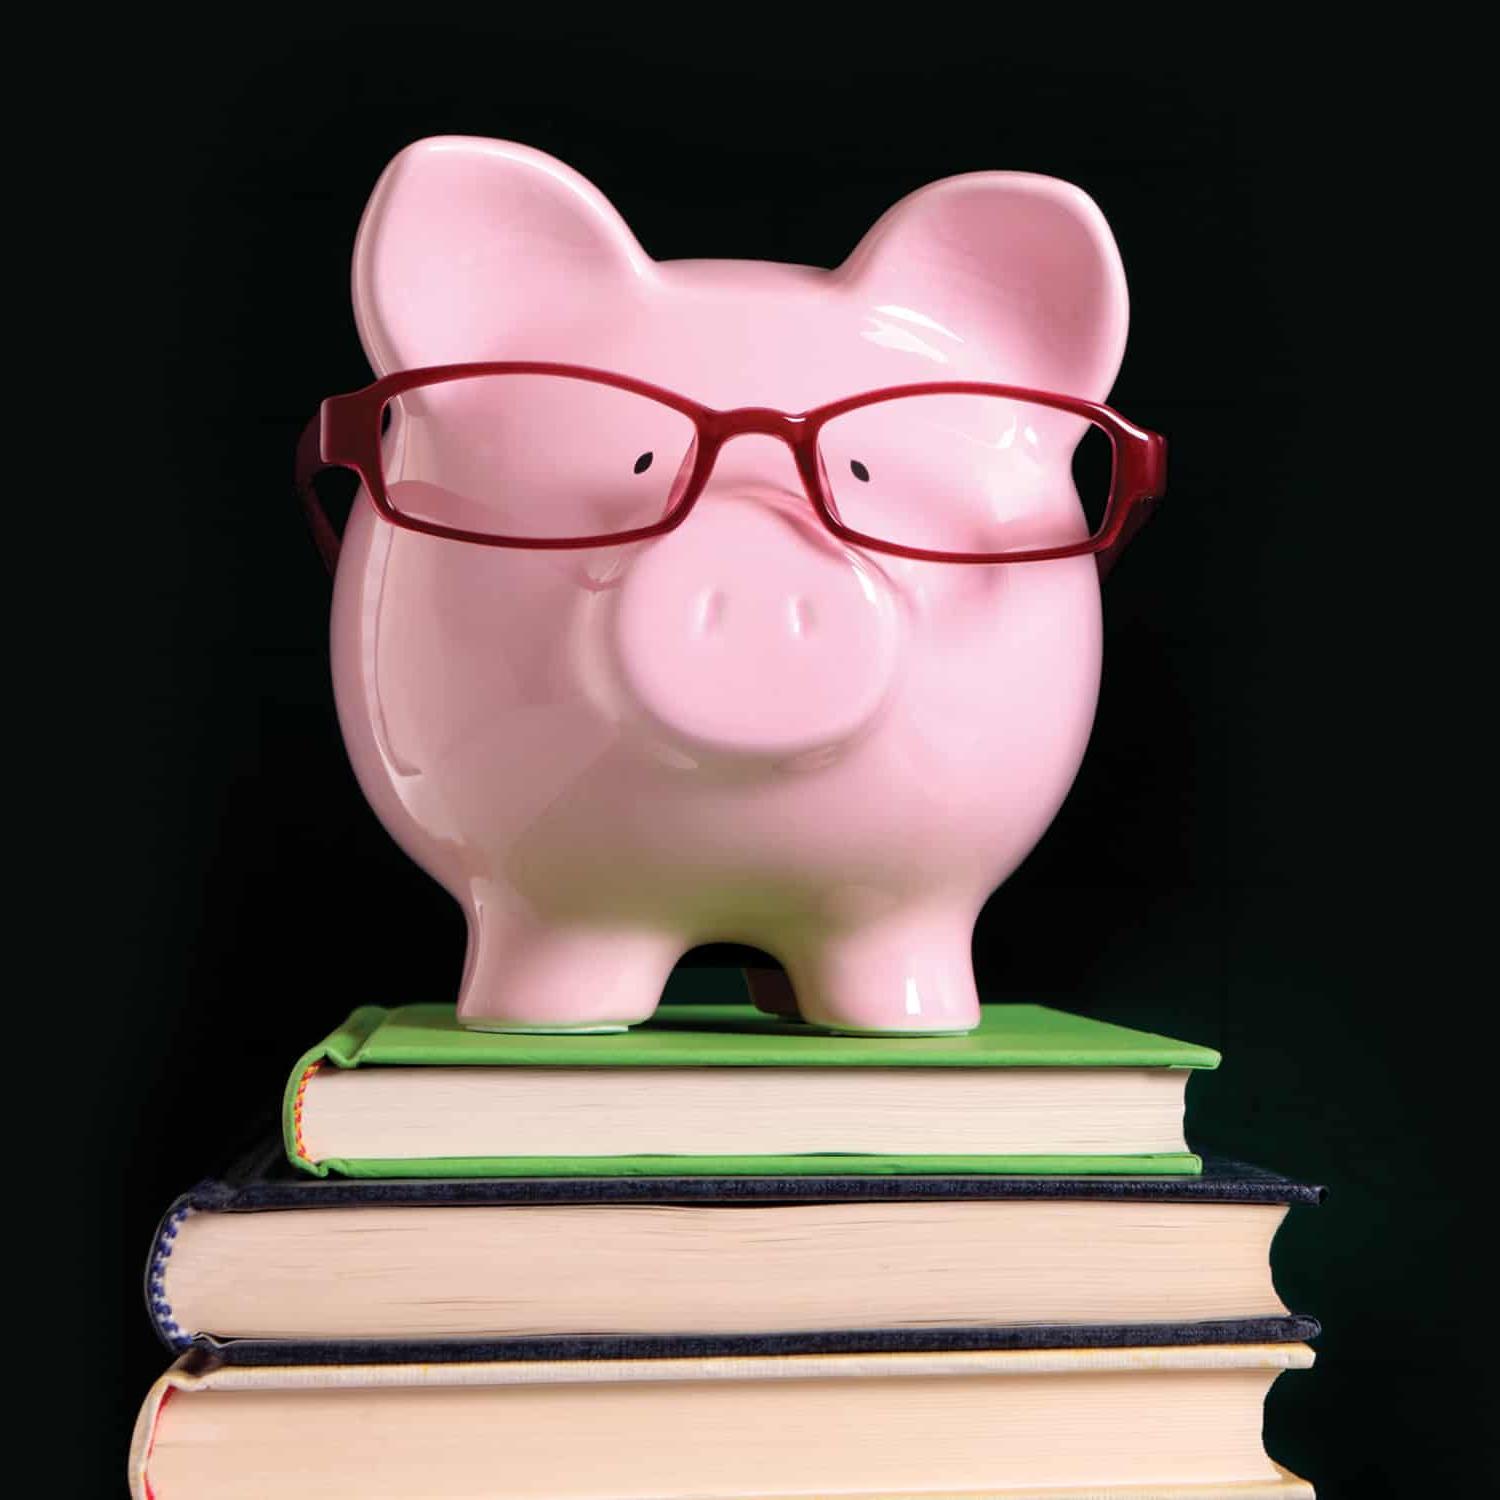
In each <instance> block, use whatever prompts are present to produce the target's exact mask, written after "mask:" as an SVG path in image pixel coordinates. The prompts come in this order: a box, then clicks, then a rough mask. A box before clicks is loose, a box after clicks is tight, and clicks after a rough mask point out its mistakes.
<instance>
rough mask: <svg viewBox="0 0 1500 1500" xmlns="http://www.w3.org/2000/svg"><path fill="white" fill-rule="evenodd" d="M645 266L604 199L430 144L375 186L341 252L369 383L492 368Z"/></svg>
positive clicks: (542, 167) (476, 154) (536, 172)
mask: <svg viewBox="0 0 1500 1500" xmlns="http://www.w3.org/2000/svg"><path fill="white" fill-rule="evenodd" d="M650 265H651V261H650V259H649V258H648V257H647V255H646V253H645V252H644V251H643V250H642V249H641V247H640V246H639V245H638V244H637V243H636V241H635V238H634V236H632V234H631V233H630V230H629V229H628V228H627V227H626V225H625V222H624V220H622V219H621V218H620V216H619V214H617V213H616V212H615V210H614V209H613V208H612V207H611V206H610V204H609V202H608V201H607V200H606V199H605V197H604V195H603V194H602V193H600V192H599V190H598V189H597V188H596V187H594V186H593V184H592V183H589V182H586V181H585V180H584V179H583V178H582V177H580V176H579V175H578V173H576V172H574V171H573V170H572V169H571V168H569V167H566V166H564V165H563V164H562V163H561V162H560V161H557V160H555V159H554V158H553V157H550V156H547V155H545V154H543V153H542V152H540V151H533V150H530V149H529V148H528V147H526V146H517V145H513V144H512V143H511V142H509V141H491V140H483V139H480V138H478V137H472V136H436V137H433V138H431V139H429V140H423V141H418V142H416V144H414V145H411V146H408V147H407V148H406V149H405V150H404V151H402V152H401V154H400V155H399V156H397V157H396V158H395V160H394V161H392V162H391V164H390V165H389V166H388V167H387V168H386V169H385V171H384V173H382V174H381V178H380V181H379V182H378V183H377V184H376V186H375V191H374V193H373V194H372V195H371V197H370V202H369V205H368V207H367V208H366V209H365V214H364V218H363V219H362V220H361V222H360V226H359V236H358V239H357V240H356V243H355V248H354V316H355V321H356V322H357V324H358V325H359V334H360V338H361V340H362V341H363V343H364V346H365V352H366V354H367V355H368V356H369V358H370V363H371V364H372V365H373V366H374V368H375V370H376V372H377V373H378V374H382V375H383V374H386V373H387V372H388V371H391V370H404V369H412V368H415V367H417V366H420V365H439V364H458V363H463V362H466V361H469V360H486V359H497V358H504V357H506V354H507V351H513V350H514V349H515V347H516V341H517V338H518V337H520V338H524V337H525V332H526V330H527V329H528V328H530V329H533V330H538V331H546V330H552V331H554V332H556V331H557V330H558V329H559V328H560V326H565V325H566V324H567V323H569V322H570V321H571V320H572V319H573V318H575V317H578V316H579V315H580V314H581V313H582V311H583V310H584V309H586V308H587V307H589V305H590V304H594V305H597V304H598V303H599V301H600V300H601V299H608V298H609V297H611V296H614V297H618V296H619V295H620V288H621V287H622V285H626V284H628V283H630V282H631V281H632V280H634V279H637V278H639V277H640V276H641V275H643V274H644V273H645V272H646V270H647V268H649V266H650ZM531 357H532V358H546V357H547V356H546V355H545V354H538V353H536V352H535V350H533V351H532V353H531Z"/></svg>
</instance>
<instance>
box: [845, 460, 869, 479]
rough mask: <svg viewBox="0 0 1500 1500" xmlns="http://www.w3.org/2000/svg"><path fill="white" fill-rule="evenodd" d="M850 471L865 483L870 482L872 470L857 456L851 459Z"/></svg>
mask: <svg viewBox="0 0 1500 1500" xmlns="http://www.w3.org/2000/svg"><path fill="white" fill-rule="evenodd" d="M849 472H850V473H851V474H852V475H854V477H855V478H856V479H858V480H860V481H861V482H862V483H864V484H868V483H869V482H870V471H869V470H868V469H867V468H865V466H864V465H863V464H862V463H860V461H859V460H858V459H857V458H854V459H851V460H850V461H849Z"/></svg>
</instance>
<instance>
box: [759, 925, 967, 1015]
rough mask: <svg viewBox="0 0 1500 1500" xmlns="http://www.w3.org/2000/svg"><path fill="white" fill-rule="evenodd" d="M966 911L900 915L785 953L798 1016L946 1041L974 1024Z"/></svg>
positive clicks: (812, 942)
mask: <svg viewBox="0 0 1500 1500" xmlns="http://www.w3.org/2000/svg"><path fill="white" fill-rule="evenodd" d="M973 930H974V919H973V914H972V912H971V911H969V910H968V909H965V911H964V912H963V913H962V914H961V915H956V914H954V913H920V914H915V915H914V914H911V913H901V914H894V915H891V916H887V917H884V918H881V919H879V920H876V921H874V922H872V923H870V924H869V925H867V926H864V927H861V928H858V929H856V930H853V931H846V932H841V933H837V934H834V935H830V936H826V937H824V938H822V939H821V940H815V941H811V942H808V943H806V944H804V945H802V946H801V951H792V952H787V953H786V955H785V962H786V968H787V973H788V975H789V976H790V978H791V981H792V986H793V988H794V990H795V991H796V996H797V1008H798V1010H799V1011H800V1012H801V1014H802V1019H803V1020H805V1021H808V1022H810V1023H812V1024H813V1025H814V1026H821V1027H823V1028H825V1029H826V1030H829V1031H837V1032H844V1033H850V1034H857V1035H863V1036H943V1035H950V1034H956V1033H963V1032H966V1031H972V1030H973V1029H974V1028H975V1027H976V1026H977V1025H978V1024H979V994H978V991H977V990H976V989H975V986H974V964H973V959H972V957H971V954H970V944H971V939H972V935H973Z"/></svg>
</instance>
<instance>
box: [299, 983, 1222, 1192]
mask: <svg viewBox="0 0 1500 1500" xmlns="http://www.w3.org/2000/svg"><path fill="white" fill-rule="evenodd" d="M1218 1064H1219V1054H1218V1053H1217V1052H1215V1051H1214V1050H1213V1049H1212V1048H1210V1047H1201V1046H1197V1045H1195V1044H1193V1043H1190V1042H1178V1041H1173V1040H1171V1039H1170V1038H1168V1037H1163V1036H1156V1035H1153V1034H1152V1033H1150V1032H1145V1031H1135V1030H1132V1029H1131V1028H1129V1027H1125V1026H1116V1025H1113V1024H1111V1023H1109V1022H1107V1021H1096V1020H1092V1019H1090V1018H1088V1017H1086V1016H1076V1015H1071V1014H1069V1013H1067V1012H1064V1011H1058V1010H1052V1009H1049V1008H1048V1007H1046V1006H1041V1005H987V1006H985V1007H984V1014H983V1019H982V1020H981V1022H980V1025H979V1027H978V1028H977V1029H976V1030H975V1031H972V1032H970V1033H968V1034H967V1035H965V1036H946V1037H869V1036H835V1035H830V1034H828V1033H826V1032H821V1031H817V1030H814V1029H813V1028H811V1027H808V1026H804V1025H801V1024H800V1023H797V1022H788V1021H782V1020H778V1019H777V1018H775V1017H773V1016H768V1015H765V1014H763V1013H762V1012H760V1011H758V1010H755V1009H754V1008H753V1007H751V1006H748V1005H683V1004H666V1005H663V1006H662V1007H661V1008H660V1009H659V1010H658V1011H657V1013H656V1015H655V1016H654V1017H653V1018H652V1019H651V1020H650V1021H647V1022H645V1023H644V1024H642V1025H641V1026H638V1027H636V1028H634V1029H633V1030H631V1031H627V1032H617V1033H612V1034H600V1035H571V1036H569V1035H564V1036H557V1035H552V1036H548V1035H539V1036H526V1035H515V1034H510V1033H501V1032H488V1031H471V1030H468V1029H466V1028H465V1027H462V1026H460V1025H459V1024H458V1019H457V1016H456V1014H455V1012H454V1009H453V1007H452V1006H451V1005H405V1006H400V1007H397V1008H395V1009H390V1010H387V1009H384V1008H382V1007H380V1006H373V1005H371V1006H363V1007H361V1008H360V1009H359V1010H356V1011H355V1012H354V1013H353V1014H352V1015H351V1016H350V1017H349V1019H348V1020H347V1021H345V1022H344V1024H343V1025H342V1026H340V1027H339V1028H338V1029H337V1030H336V1031H334V1032H333V1033H332V1034H331V1035H329V1036H327V1037H325V1038H324V1039H323V1040H322V1041H321V1042H319V1043H318V1045H317V1046H315V1047H313V1048H312V1049H311V1050H310V1051H308V1052H307V1053H305V1054H304V1055H303V1057H302V1058H301V1059H300V1060H299V1061H298V1063H297V1066H296V1067H295V1068H294V1069H293V1071H292V1075H291V1077H290V1078H289V1079H288V1081H287V1088H286V1095H285V1102H284V1136H285V1141H286V1149H287V1155H288V1157H289V1158H290V1160H291V1161H292V1162H293V1164H294V1165H296V1166H298V1167H300V1168H302V1169H303V1170H305V1171H308V1172H312V1173H314V1174H315V1175H317V1176H324V1175H326V1174H327V1173H328V1172H330V1171H333V1172H338V1173H340V1174H341V1175H344V1176H350V1177H559V1176H574V1177H580V1176H581V1177H595V1176H621V1175H631V1176H685V1175H709V1176H786V1175H800V1176H809V1175H811V1176H828V1175H846V1174H854V1173H873V1174H882V1175H886V1174H889V1175H899V1174H919V1173H926V1174H932V1173H937V1174H942V1175H949V1174H953V1173H959V1172H982V1173H1034V1174H1038V1175H1054V1176H1073V1175H1080V1174H1098V1173H1109V1174H1128V1175H1151V1176H1161V1175H1191V1174H1195V1173H1197V1172H1198V1171H1199V1170H1200V1169H1201V1163H1200V1162H1199V1159H1198V1158H1197V1157H1196V1156H1194V1155H1192V1154H1191V1153H1188V1152H1172V1153H1162V1154H1157V1155H1151V1156H1086V1157H1081V1156H1061V1157H992V1156H942V1157H938V1156H920V1157H898V1156H884V1155H882V1156H875V1155H863V1154H858V1153H849V1154H840V1155H836V1156H835V1155H828V1154H819V1155H807V1156H798V1157H789V1156H777V1157H706V1156H652V1157H642V1156H632V1157H625V1156H591V1157H545V1158H543V1157H511V1158H501V1159H495V1158H456V1159H444V1160H431V1159H422V1160H383V1161H377V1160H364V1159H360V1160H321V1161H314V1160H312V1159H311V1158H309V1157H308V1156H307V1154H306V1153H305V1152H304V1150H303V1149H302V1145H301V1128H300V1124H301V1109H302V1097H303V1092H304V1090H305V1088H306V1085H307V1080H308V1079H309V1078H310V1077H311V1076H312V1074H313V1073H314V1072H315V1071H316V1070H317V1069H319V1068H323V1067H330V1066H331V1067H335V1068H341V1069H349V1068H393V1067H394V1068H400V1067H424V1068H430V1067H461V1068H471V1067H484V1068H506V1067H522V1068H548V1067H567V1068H590V1067H593V1068H643V1069H644V1068H1215V1067H1217V1066H1218Z"/></svg>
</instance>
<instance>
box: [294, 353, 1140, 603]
mask: <svg viewBox="0 0 1500 1500" xmlns="http://www.w3.org/2000/svg"><path fill="white" fill-rule="evenodd" d="M486 375H550V376H558V377H561V378H564V379H574V380H583V381H589V382H593V383H595V384H598V385H605V386H612V387H613V388H615V389H616V390H621V391H627V392H629V393H631V394H634V395H638V396H644V397H647V398H648V399H650V400H653V401H656V402H659V403H660V404H661V405H663V406H667V407H670V408H671V409H672V410H674V411H677V412H679V413H681V414H682V415H683V416H685V417H687V418H688V419H689V420H690V421H692V423H693V425H694V429H695V432H696V441H697V448H696V452H695V453H694V456H693V467H692V469H691V471H690V472H689V474H688V478H687V481H686V483H685V484H684V485H683V486H682V491H681V493H680V494H679V495H678V497H677V499H676V500H675V501H674V502H673V504H672V506H671V508H670V509H669V510H668V511H667V512H666V514H665V515H664V516H662V518H661V519H660V520H659V521H653V522H652V523H651V525H649V526H638V527H635V528H634V529H632V530H629V531H620V532H605V533H600V534H596V535H592V536H583V537H511V536H500V535H495V534H493V533H490V532H476V531H466V530H463V529H461V528H458V527H454V526H445V525H443V524H441V523H440V522H437V521H426V520H422V519H420V518H419V517H416V516H409V515H406V514H405V513H404V512H402V511H400V510H398V509H397V508H396V507H395V506H394V505H393V504H392V503H391V500H390V497H389V495H388V494H387V492H386V485H385V469H384V464H383V462H382V456H381V446H380V445H381V438H382V436H383V433H382V431H381V419H382V415H383V413H384V411H385V408H386V406H387V405H388V404H389V403H390V401H391V400H392V399H393V398H395V397H397V396H400V395H402V394H403V393H404V392H406V391H410V390H414V389H416V388H418V387H420V386H427V385H446V384H448V383H449V382H451V381H455V380H468V379H472V378H474V377H477V376H486ZM905 396H995V397H999V398H1002V399H1006V400H1012V401H1026V402H1029V403H1031V404H1033V405H1036V406H1045V407H1050V408H1052V409H1053V410H1055V411H1062V412H1067V413H1069V414H1070V415H1072V416H1076V417H1083V418H1085V419H1086V420H1088V421H1091V422H1093V423H1094V424H1095V425H1096V426H1097V427H1099V428H1100V429H1102V430H1103V432H1104V434H1105V436H1106V437H1108V439H1109V442H1110V447H1111V449H1112V452H1113V460H1114V461H1113V464H1112V468H1111V481H1110V494H1109V499H1108V501H1107V502H1106V505H1105V510H1104V519H1103V521H1102V523H1101V524H1100V527H1099V530H1098V531H1097V532H1095V533H1094V535H1092V536H1090V537H1088V538H1086V539H1085V540H1083V541H1079V542H1068V543H1065V544H1063V545H1061V546H1056V547H1033V548H1027V549H1023V550H1021V551H1017V552H1003V553H976V552H945V551H938V550H935V549H931V548H923V547H909V546H906V545H905V544H903V543H900V542H888V541H884V540H882V539H881V538H879V537H872V536H867V535H866V534H865V533H863V532H860V531H856V530H854V529H853V528H852V527H850V526H846V525H845V524H844V523H843V522H842V521H841V520H839V518H838V512H837V509H836V502H835V500H834V497H833V495H832V493H831V485H829V483H828V480H827V474H826V471H825V470H824V468H823V463H822V458H821V455H820V453H819V450H818V435H819V433H820V432H821V431H822V429H823V427H824V426H825V425H826V424H827V423H829V422H830V421H832V420H833V419H834V418H835V417H841V416H844V415H845V414H846V413H848V412H851V411H858V410H860V409H861V408H862V407H866V406H876V405H879V404H881V403H883V402H887V401H894V400H898V399H900V398H902V397H905ZM750 434H757V435H764V436H767V437H774V438H779V439H780V440H781V441H782V442H784V443H786V445H787V446H788V447H789V448H790V449H791V450H792V456H793V459H794V461H795V463H796V466H797V472H798V474H799V475H800V477H801V479H802V486H803V489H804V491H805V493H806V496H807V499H808V500H809V501H810V502H811V504H812V507H813V510H814V511H815V512H816V514H817V516H818V519H819V520H820V521H821V522H822V523H823V525H824V526H825V527H826V528H827V530H828V531H829V532H831V533H832V534H833V535H834V536H836V537H838V538H839V540H841V541H843V542H847V543H849V544H850V545H852V546H856V547H861V548H866V549H868V550H870V551H873V552H883V553H886V554H888V555H891V556H895V557H905V558H911V559H913V560H916V561H919V562H946V563H1018V562H1047V561H1053V560H1056V559H1060V558H1066V557H1084V556H1087V555H1089V554H1090V553H1092V554H1094V555H1095V557H1096V558H1097V560H1098V568H1099V572H1100V575H1101V576H1103V575H1104V574H1106V573H1107V572H1108V571H1109V569H1110V567H1111V566H1112V565H1113V564H1114V562H1115V561H1116V560H1117V559H1118V557H1119V555H1120V553H1121V552H1122V551H1123V550H1124V547H1125V545H1126V543H1127V542H1129V540H1130V539H1131V537H1132V536H1134V535H1135V533H1136V532H1137V531H1139V530H1140V528H1141V526H1142V525H1143V524H1144V523H1145V522H1146V520H1147V519H1148V518H1149V516H1150V515H1151V513H1152V510H1153V509H1154V502H1155V501H1157V500H1159V499H1160V498H1161V496H1162V494H1163V493H1164V492H1165V489H1166V464H1167V442H1166V439H1165V438H1164V437H1162V436H1161V434H1160V433H1156V432H1150V431H1148V430H1147V429H1145V428H1143V427H1137V426H1136V425H1135V424H1134V423H1133V422H1130V421H1127V420H1126V419H1125V418H1124V417H1122V416H1121V415H1120V414H1119V412H1117V411H1115V410H1114V409H1113V408H1111V407H1108V406H1105V405H1103V404H1102V403H1100V402H1097V401H1085V400H1083V399H1081V398H1080V397H1077V396H1064V395H1059V394H1058V393H1057V392H1055V391H1038V390H1031V389H1029V388H1026V387H1023V386H1012V385H993V384H989V383H986V382H983V381H972V380H952V381H936V382H919V383H916V384H910V385H892V386H883V387H881V388H879V389H877V390H870V391H863V392H861V393H860V394H858V395H855V396H846V397H844V398H843V399H842V400H839V401H833V402H830V403H828V404H827V405H825V406H819V407H815V408H813V409H812V410H811V411H807V412H800V413H792V412H782V411H777V410H775V409H773V408H771V407H764V406H745V407H737V408H734V409H732V410H729V411H718V410H716V409H714V408H712V407H708V406H704V405H702V404H701V403H700V402H697V401H694V400H692V399H691V398H689V397H687V396H682V395H679V394H678V393H677V392H675V391H669V390H666V389H664V388H663V387H661V386H658V385H652V384H651V383H650V382H648V381H644V380H637V379H635V378H634V377H633V376H629V375H619V374H615V373H614V372H612V371H609V370H599V369H594V368H593V367H591V366H588V365H570V364H556V363H548V362H538V361H532V360H502V361H488V362H479V363H468V364H455V365H429V366H425V367H423V368H420V369H412V370H396V371H393V372H392V373H390V374H388V375H383V376H381V377H380V379H378V380H376V381H374V382H372V383H371V384H370V385H367V386H365V387H363V388H362V389H360V390H357V391H350V392H348V393H346V394H344V395H339V396H329V397H328V398H327V399H326V400H325V401H323V403H322V404H321V405H320V407H319V408H318V414H317V415H316V416H315V417H314V418H313V419H312V421H311V422H309V423H308V425H307V428H306V429H305V430H304V432H303V434H302V438H301V440H300V442H299V443H298V445H297V460H296V476H295V477H296V491H297V496H298V499H299V501H300V502H301V504H302V507H303V509H304V512H305V514H306V516H307V520H308V524H309V526H310V527H311V529H312V534H313V541H314V542H315V543H316V545H317V547H318V551H319V552H320V553H321V555H322V557H323V560H324V562H325V563H326V564H327V566H328V569H329V571H330V572H332V571H333V568H334V565H335V563H336V562H337V560H338V554H339V547H340V538H339V535H338V533H337V532H336V531H335V530H334V528H333V524H332V523H331V522H330V521H329V519H328V515H327V512H326V511H325V510H324V509H323V506H322V502H321V501H320V500H319V498H318V496H317V492H316V491H315V489H314V488H313V481H314V480H315V479H316V478H317V476H318V475H319V474H320V473H322V472H323V471H324V470H326V469H329V468H345V469H349V470H352V471H353V472H354V473H355V474H356V475H358V476H359V478H360V480H361V481H362V482H363V484H364V487H365V491H366V493H368V495H369V496H370V499H371V501H372V502H373V504H374V506H375V509H376V511H377V512H378V513H379V514H380V515H381V516H382V517H383V518H384V519H385V520H387V521H389V522H391V523H392V524H393V525H396V526H400V527H403V528H404V529H406V530H408V531H418V532H423V533H425V534H427V535H429V536H438V537H445V538H447V539H448V540H450V541H457V542H469V543H471V544H474V545H478V546H485V547H519V548H527V549H546V550H568V549H575V548H583V547H616V546H623V545H625V544H627V543H630V542H639V541H646V540H648V539H650V538H652V537H659V536H665V535H666V534H667V533H668V532H671V531H674V530H676V528H677V527H678V526H680V525H681V524H682V523H683V522H684V521H685V520H686V519H687V517H688V515H689V513H690V512H691V511H692V509H693V506H694V505H695V504H696V503H697V501H698V499H699V497H700V496H701V495H702V493H703V491H704V489H705V488H706V487H707V485H708V480H709V477H710V476H711V474H712V473H713V468H714V464H715V463H716V462H717V460H718V456H719V451H720V449H721V448H723V446H724V444H725V443H726V442H728V441H729V439H730V438H733V437H741V436H746V435H750Z"/></svg>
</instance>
